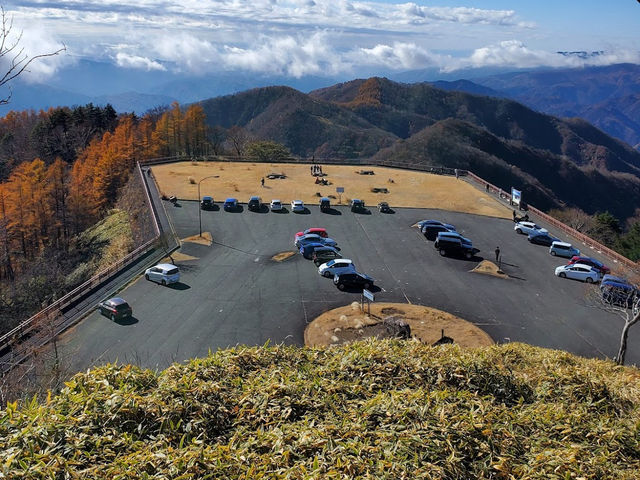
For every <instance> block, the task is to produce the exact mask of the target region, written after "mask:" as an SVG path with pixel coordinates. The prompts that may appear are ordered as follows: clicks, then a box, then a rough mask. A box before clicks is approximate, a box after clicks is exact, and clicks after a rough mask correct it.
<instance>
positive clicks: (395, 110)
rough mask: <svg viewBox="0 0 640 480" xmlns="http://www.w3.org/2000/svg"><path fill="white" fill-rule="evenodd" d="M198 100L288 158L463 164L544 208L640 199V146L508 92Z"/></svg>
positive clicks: (390, 86)
mask: <svg viewBox="0 0 640 480" xmlns="http://www.w3.org/2000/svg"><path fill="white" fill-rule="evenodd" d="M201 105H202V106H203V109H204V111H205V113H206V116H207V120H206V121H207V123H208V124H209V125H210V126H214V125H218V126H222V127H225V128H227V127H230V126H232V125H235V126H240V127H243V128H244V129H245V130H246V131H247V133H248V134H249V135H251V136H253V137H254V138H258V139H272V140H275V141H277V142H280V143H282V144H284V145H285V146H286V147H287V148H288V149H289V150H290V151H291V152H292V153H293V154H294V155H300V156H305V157H310V156H312V155H315V156H316V158H319V157H337V158H344V159H345V161H348V160H349V159H353V158H358V159H361V158H368V157H371V156H375V158H384V159H393V160H398V159H402V160H403V161H406V162H409V163H423V164H428V165H434V166H439V165H441V166H447V167H453V168H455V167H460V168H470V169H471V170H474V171H476V172H478V173H480V174H482V176H483V177H484V178H486V179H487V180H489V181H491V182H493V183H495V184H497V185H499V186H501V187H502V188H504V189H506V190H508V189H509V188H510V187H511V186H514V187H519V188H520V189H522V190H523V191H524V192H525V194H527V195H528V197H527V198H528V199H529V201H530V202H531V203H533V204H535V205H537V206H539V207H541V208H554V207H560V206H576V207H579V208H581V209H583V210H585V211H586V212H588V213H595V212H597V211H605V210H608V211H610V212H611V213H613V214H614V215H616V216H618V217H620V218H627V217H629V216H631V215H633V214H634V211H635V208H636V206H637V205H638V204H640V181H639V180H638V175H639V174H640V153H638V152H637V151H636V150H634V149H633V148H631V147H630V146H629V145H626V144H625V143H623V142H620V141H618V140H615V139H613V138H611V137H610V136H608V135H606V134H605V133H603V132H602V131H600V130H598V129H597V128H595V127H593V126H592V125H590V124H589V123H587V122H585V121H583V120H579V119H565V120H563V119H559V118H556V117H552V116H549V115H545V114H542V113H539V112H536V111H533V110H531V109H530V108H528V107H526V106H524V105H522V104H520V103H517V102H514V101H511V100H506V99H500V98H491V97H487V96H483V95H472V94H467V93H463V92H458V91H444V90H442V89H438V88H435V87H433V86H432V85H430V84H427V83H418V84H401V83H396V82H392V81H390V80H388V79H384V78H370V79H367V80H365V79H361V80H354V81H351V82H346V83H340V84H337V85H334V86H332V87H328V88H324V89H321V90H316V91H313V92H311V93H310V94H309V95H305V94H303V93H301V92H298V91H296V90H293V89H291V88H287V87H269V88H263V89H254V90H250V91H247V92H243V93H241V94H236V95H230V96H225V97H219V98H215V99H210V100H207V101H205V102H202V103H201Z"/></svg>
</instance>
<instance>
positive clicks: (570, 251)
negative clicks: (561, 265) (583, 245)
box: [549, 241, 586, 265]
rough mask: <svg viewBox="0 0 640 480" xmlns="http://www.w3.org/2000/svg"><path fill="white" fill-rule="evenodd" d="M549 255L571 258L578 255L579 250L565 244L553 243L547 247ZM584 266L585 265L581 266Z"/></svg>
mask: <svg viewBox="0 0 640 480" xmlns="http://www.w3.org/2000/svg"><path fill="white" fill-rule="evenodd" d="M549 254H550V255H553V256H554V257H555V256H558V257H565V258H573V257H574V256H576V255H580V250H578V249H577V248H575V247H574V246H573V245H571V244H570V243H567V242H560V241H555V242H553V243H552V244H551V246H550V247H549ZM583 265H586V264H583Z"/></svg>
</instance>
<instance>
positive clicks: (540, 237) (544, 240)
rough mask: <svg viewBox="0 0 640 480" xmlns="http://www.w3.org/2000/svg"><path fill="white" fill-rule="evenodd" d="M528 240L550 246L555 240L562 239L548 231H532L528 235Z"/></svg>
mask: <svg viewBox="0 0 640 480" xmlns="http://www.w3.org/2000/svg"><path fill="white" fill-rule="evenodd" d="M527 240H529V242H530V243H535V244H536V245H544V246H545V247H550V246H551V244H553V243H554V242H559V241H560V240H559V239H557V238H556V237H552V236H551V235H549V234H548V233H535V232H534V233H530V234H529V235H528V236H527Z"/></svg>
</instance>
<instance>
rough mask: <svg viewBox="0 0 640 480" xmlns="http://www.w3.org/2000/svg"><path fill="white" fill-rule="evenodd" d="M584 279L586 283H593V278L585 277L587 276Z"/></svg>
mask: <svg viewBox="0 0 640 480" xmlns="http://www.w3.org/2000/svg"><path fill="white" fill-rule="evenodd" d="M584 281H585V282H587V283H593V278H591V277H587V278H585V280H584Z"/></svg>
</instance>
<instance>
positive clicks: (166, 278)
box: [144, 263, 180, 285]
mask: <svg viewBox="0 0 640 480" xmlns="http://www.w3.org/2000/svg"><path fill="white" fill-rule="evenodd" d="M144 278H146V279H147V280H151V281H152V282H157V283H160V284H162V285H169V284H170V283H178V282H179V281H180V270H179V269H178V267H176V266H175V265H171V264H170V263H161V264H159V265H156V266H155V267H151V268H147V269H146V270H145V272H144Z"/></svg>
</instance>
